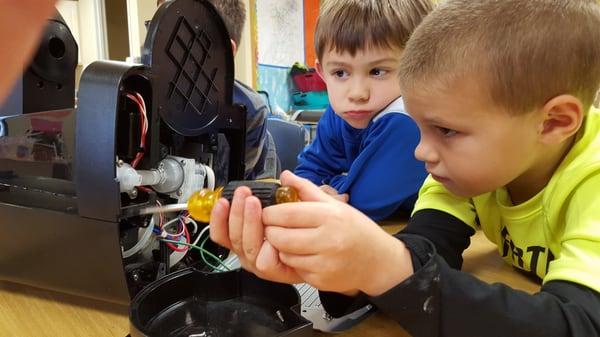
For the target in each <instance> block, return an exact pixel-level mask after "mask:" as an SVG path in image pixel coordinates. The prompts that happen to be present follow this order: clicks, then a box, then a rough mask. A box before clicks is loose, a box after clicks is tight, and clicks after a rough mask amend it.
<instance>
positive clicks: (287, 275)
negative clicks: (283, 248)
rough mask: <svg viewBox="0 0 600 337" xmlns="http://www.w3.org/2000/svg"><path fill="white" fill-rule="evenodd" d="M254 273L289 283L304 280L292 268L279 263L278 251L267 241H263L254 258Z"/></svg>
mask: <svg viewBox="0 0 600 337" xmlns="http://www.w3.org/2000/svg"><path fill="white" fill-rule="evenodd" d="M256 274H257V275H258V276H259V277H261V278H265V279H268V280H271V281H275V282H282V283H290V284H292V283H302V282H304V281H303V280H302V278H300V276H298V274H297V273H296V271H295V270H294V269H292V268H290V267H289V266H286V265H285V264H283V263H281V261H280V260H279V252H278V251H277V250H276V249H275V248H274V247H273V246H271V244H270V243H269V242H268V241H265V242H264V243H263V245H262V247H261V249H260V252H259V253H258V256H257V258H256Z"/></svg>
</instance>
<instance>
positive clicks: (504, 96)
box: [400, 0, 600, 113]
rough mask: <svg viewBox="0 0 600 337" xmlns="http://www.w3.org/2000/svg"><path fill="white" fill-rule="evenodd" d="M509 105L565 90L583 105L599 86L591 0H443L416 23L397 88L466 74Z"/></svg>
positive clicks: (599, 19) (598, 40)
mask: <svg viewBox="0 0 600 337" xmlns="http://www.w3.org/2000/svg"><path fill="white" fill-rule="evenodd" d="M473 78H474V79H475V81H478V82H476V83H477V84H479V83H480V84H481V85H480V86H479V87H481V88H482V92H481V93H479V94H483V95H489V98H491V99H492V101H493V102H494V103H495V104H498V105H499V106H502V107H504V108H506V109H508V110H509V111H510V112H512V113H524V112H528V111H533V110H534V109H537V108H540V107H542V106H543V105H544V104H545V103H546V102H548V100H550V99H551V98H552V97H555V96H558V95H561V94H571V95H574V96H576V97H577V98H578V99H580V100H581V102H582V104H583V106H584V108H585V109H586V110H587V109H588V108H589V107H590V106H591V105H592V103H593V102H594V98H595V96H596V93H597V91H598V88H599V86H600V6H599V5H598V3H597V2H596V0H479V1H473V0H448V1H446V2H443V3H442V4H441V5H439V6H437V8H436V9H435V10H434V11H433V12H432V13H431V14H430V15H429V16H428V17H427V18H426V19H425V20H424V21H423V23H422V25H421V26H420V27H419V28H417V29H416V31H415V32H414V34H413V36H412V38H411V40H410V41H409V43H408V44H407V47H406V49H405V53H404V55H403V59H402V63H401V70H400V82H401V87H402V88H403V90H410V89H416V88H419V89H421V88H438V87H440V86H441V88H448V87H450V86H453V85H456V84H459V83H460V82H461V81H464V80H467V79H471V80H472V79H473Z"/></svg>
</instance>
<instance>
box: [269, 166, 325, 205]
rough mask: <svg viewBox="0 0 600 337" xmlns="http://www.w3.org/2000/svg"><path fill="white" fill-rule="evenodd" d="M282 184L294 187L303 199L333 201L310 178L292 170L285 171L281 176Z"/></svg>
mask: <svg viewBox="0 0 600 337" xmlns="http://www.w3.org/2000/svg"><path fill="white" fill-rule="evenodd" d="M280 181H281V184H282V185H285V186H291V187H294V188H295V189H296V190H297V191H298V195H299V197H300V200H302V201H331V200H332V198H331V196H329V195H328V194H327V193H325V192H323V191H322V190H321V189H320V188H319V187H318V186H317V185H315V184H313V183H312V182H310V181H309V180H308V179H304V178H300V177H298V176H297V175H295V174H293V173H292V172H290V171H283V172H282V173H281V176H280Z"/></svg>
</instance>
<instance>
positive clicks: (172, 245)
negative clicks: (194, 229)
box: [161, 224, 190, 252]
mask: <svg viewBox="0 0 600 337" xmlns="http://www.w3.org/2000/svg"><path fill="white" fill-rule="evenodd" d="M161 230H162V226H161ZM183 233H184V234H183V236H184V238H185V243H190V233H189V232H188V229H187V226H186V225H185V224H183ZM165 244H166V245H167V247H169V248H171V249H172V250H174V251H176V252H187V250H188V249H189V247H188V246H184V247H183V248H179V247H176V245H177V244H172V243H171V242H165Z"/></svg>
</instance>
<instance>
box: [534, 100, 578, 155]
mask: <svg viewBox="0 0 600 337" xmlns="http://www.w3.org/2000/svg"><path fill="white" fill-rule="evenodd" d="M542 112H543V114H544V119H543V121H542V124H541V125H540V129H541V130H540V136H541V140H542V142H544V143H546V144H558V143H560V142H562V141H564V140H565V139H567V138H569V137H571V136H572V135H574V134H575V133H576V132H577V131H578V130H579V128H580V127H581V125H582V123H583V118H584V116H585V111H583V105H582V104H581V101H580V100H579V99H578V98H576V97H575V96H572V95H560V96H556V97H554V98H552V99H551V100H549V101H548V102H547V103H546V104H545V105H544V107H543V108H542Z"/></svg>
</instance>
